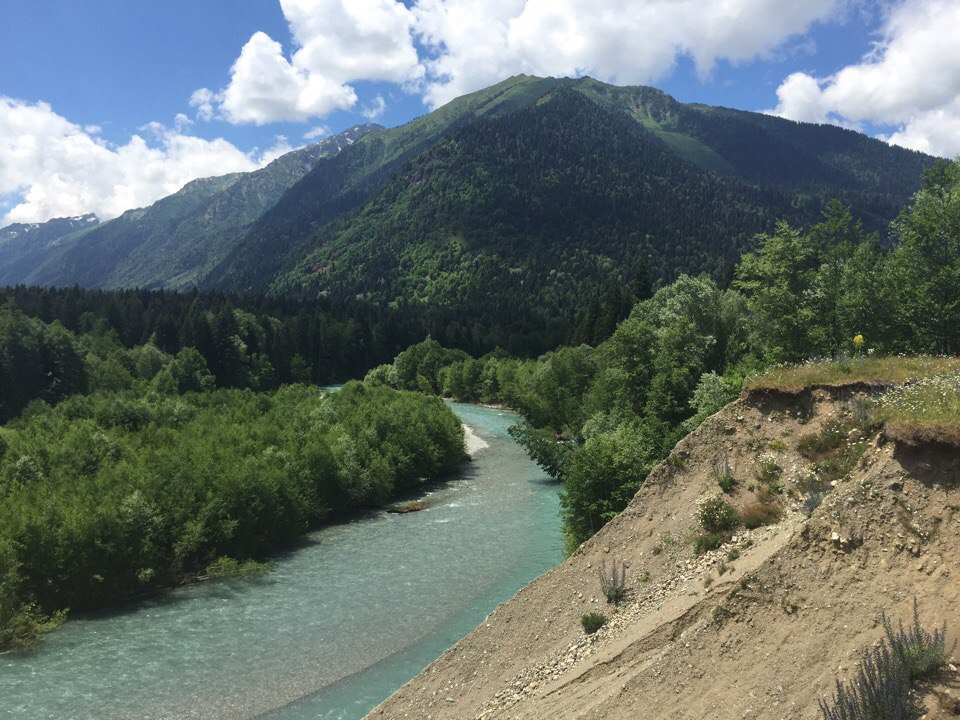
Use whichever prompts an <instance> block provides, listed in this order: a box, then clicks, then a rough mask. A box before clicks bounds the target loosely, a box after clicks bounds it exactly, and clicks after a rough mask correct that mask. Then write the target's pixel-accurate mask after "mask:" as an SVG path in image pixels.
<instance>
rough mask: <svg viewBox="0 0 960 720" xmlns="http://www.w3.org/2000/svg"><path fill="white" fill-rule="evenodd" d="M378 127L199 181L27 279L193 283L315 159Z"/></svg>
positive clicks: (105, 229)
mask: <svg viewBox="0 0 960 720" xmlns="http://www.w3.org/2000/svg"><path fill="white" fill-rule="evenodd" d="M379 129H381V128H380V126H379V125H372V124H368V125H359V126H357V127H354V128H351V129H349V130H347V131H346V132H343V133H340V134H339V135H335V136H333V137H330V138H327V139H326V140H323V141H321V142H319V143H315V144H313V145H310V146H308V147H305V148H301V149H300V150H295V151H293V152H290V153H287V154H285V155H283V156H281V157H279V158H277V159H276V160H274V161H273V162H271V163H270V164H269V165H267V166H266V167H264V168H261V169H260V170H256V171H253V172H249V173H233V174H230V175H224V176H221V177H213V178H201V179H199V180H194V181H193V182H190V183H187V184H186V185H185V186H184V187H183V188H182V189H180V190H179V191H178V192H176V193H174V194H173V195H170V196H168V197H165V198H163V199H161V200H159V201H157V202H156V203H154V204H153V205H151V206H150V207H148V208H141V209H137V210H129V211H127V212H125V213H124V214H123V215H121V216H120V217H118V218H116V219H114V220H112V221H110V222H107V223H104V224H102V225H101V226H100V227H98V228H97V229H96V230H95V231H92V232H90V233H87V234H85V235H84V236H83V237H82V238H78V239H77V240H76V242H74V243H72V244H69V245H68V246H67V247H64V248H62V249H61V250H60V252H58V253H55V254H51V255H48V256H47V257H46V258H45V259H44V261H43V262H42V263H40V264H39V265H38V266H36V267H34V268H32V269H31V271H30V272H29V273H28V274H27V275H26V276H25V277H23V278H21V281H23V282H28V283H32V284H40V285H71V284H74V283H76V284H79V285H82V286H84V287H100V288H120V287H143V288H155V287H166V288H172V289H184V288H189V287H193V286H195V285H196V284H197V283H198V282H199V281H200V280H201V278H203V276H204V275H205V273H206V272H207V271H208V270H209V269H210V268H211V267H213V266H214V265H215V264H216V263H217V262H219V261H220V260H221V259H222V258H223V257H224V256H225V255H226V254H227V253H228V252H229V251H230V249H231V248H232V244H233V243H234V242H235V241H236V239H237V237H238V236H239V235H240V233H241V230H242V229H243V228H244V227H245V226H246V225H248V224H249V223H250V222H252V221H254V220H256V219H257V218H258V217H260V216H261V215H262V214H263V212H264V211H265V210H267V209H268V208H270V207H271V206H273V205H274V204H275V203H276V202H277V200H279V199H280V198H281V197H282V196H283V193H284V192H285V191H286V190H288V189H289V188H290V187H291V186H292V185H294V184H295V183H296V182H297V181H298V180H300V179H301V178H302V177H303V176H304V175H306V174H307V173H308V172H309V171H310V170H311V169H312V168H313V167H314V165H316V163H317V161H319V160H320V159H321V158H324V157H328V156H330V155H332V154H335V153H338V152H339V151H341V150H342V149H344V148H346V147H349V146H350V144H351V143H353V142H355V141H356V140H358V139H360V138H361V137H363V135H365V134H366V133H368V132H371V131H374V130H379Z"/></svg>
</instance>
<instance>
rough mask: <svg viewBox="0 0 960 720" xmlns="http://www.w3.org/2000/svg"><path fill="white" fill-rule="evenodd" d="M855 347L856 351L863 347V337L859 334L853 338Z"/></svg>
mask: <svg viewBox="0 0 960 720" xmlns="http://www.w3.org/2000/svg"><path fill="white" fill-rule="evenodd" d="M853 347H854V349H855V350H859V349H860V348H862V347H863V335H861V334H860V333H857V334H856V335H854V336H853Z"/></svg>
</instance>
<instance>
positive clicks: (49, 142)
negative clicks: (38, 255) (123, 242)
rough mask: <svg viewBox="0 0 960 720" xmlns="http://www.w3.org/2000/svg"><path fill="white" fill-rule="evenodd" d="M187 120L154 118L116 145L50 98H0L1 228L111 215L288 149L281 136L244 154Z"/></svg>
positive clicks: (250, 166)
mask: <svg viewBox="0 0 960 720" xmlns="http://www.w3.org/2000/svg"><path fill="white" fill-rule="evenodd" d="M187 122H188V121H185V120H184V119H183V118H178V120H176V121H175V126H174V127H172V128H170V127H167V126H164V125H162V124H160V123H150V124H148V125H145V126H144V127H143V128H141V129H140V131H139V132H138V134H135V135H133V136H132V137H131V138H130V139H129V140H128V141H127V142H126V143H124V144H122V145H115V144H111V143H109V142H107V141H105V140H104V139H103V138H101V137H99V136H98V134H97V131H98V128H93V127H90V126H87V127H81V126H79V125H77V124H75V123H72V122H70V121H69V120H68V119H66V118H64V117H63V116H61V115H58V114H57V113H56V112H54V111H53V109H52V108H51V107H50V105H48V104H47V103H44V102H39V103H29V102H24V101H21V100H16V99H13V98H9V97H2V96H0V203H2V204H3V205H6V206H8V207H11V209H10V210H9V212H8V213H7V214H6V216H4V217H3V218H0V226H2V225H6V224H8V223H11V222H38V221H43V220H47V219H49V218H51V217H59V216H66V215H77V214H80V213H85V212H95V213H96V214H97V215H99V216H100V217H101V218H103V219H106V218H111V217H114V216H116V215H119V214H120V213H122V212H123V211H125V210H128V209H130V208H135V207H142V206H144V205H149V204H150V203H152V202H155V201H156V200H158V199H159V198H161V197H163V196H165V195H169V194H170V193H172V192H176V191H177V190H179V189H180V188H181V187H182V186H183V185H184V184H186V183H187V182H189V181H190V180H193V179H195V178H198V177H205V176H211V175H223V174H224V173H229V172H236V171H247V170H254V169H256V168H257V167H259V166H260V165H262V164H263V163H265V162H268V161H269V160H271V159H273V158H274V157H277V156H278V155H279V154H282V153H283V152H286V151H289V150H290V149H291V147H290V145H289V143H287V141H286V139H285V138H278V139H277V142H276V144H275V145H274V146H273V147H272V148H270V149H269V150H266V151H264V152H263V153H260V152H258V151H254V152H252V153H245V152H243V151H242V150H240V149H238V148H237V147H235V146H234V145H232V144H231V143H229V142H228V141H226V140H224V139H222V138H218V139H215V140H205V139H203V138H199V137H196V136H193V135H189V134H187V133H185V132H184V131H185V129H186V125H187Z"/></svg>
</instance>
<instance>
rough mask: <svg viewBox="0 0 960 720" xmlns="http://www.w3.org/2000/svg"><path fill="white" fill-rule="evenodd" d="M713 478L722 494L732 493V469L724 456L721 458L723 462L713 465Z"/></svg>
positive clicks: (728, 460)
mask: <svg viewBox="0 0 960 720" xmlns="http://www.w3.org/2000/svg"><path fill="white" fill-rule="evenodd" d="M713 476H714V477H715V478H716V480H717V485H719V486H720V489H721V490H722V491H723V492H725V493H728V494H729V493H732V492H733V468H732V467H730V459H729V458H728V457H727V456H726V455H724V456H723V462H717V463H714V464H713Z"/></svg>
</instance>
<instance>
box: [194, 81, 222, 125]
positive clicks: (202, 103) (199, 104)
mask: <svg viewBox="0 0 960 720" xmlns="http://www.w3.org/2000/svg"><path fill="white" fill-rule="evenodd" d="M215 102H218V98H217V95H216V93H214V92H213V91H212V90H210V89H209V88H198V89H197V90H194V91H193V94H192V95H191V96H190V107H193V108H196V109H197V117H198V118H200V119H201V120H212V119H213V116H214V114H215V112H214V107H213V105H214V103H215Z"/></svg>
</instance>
